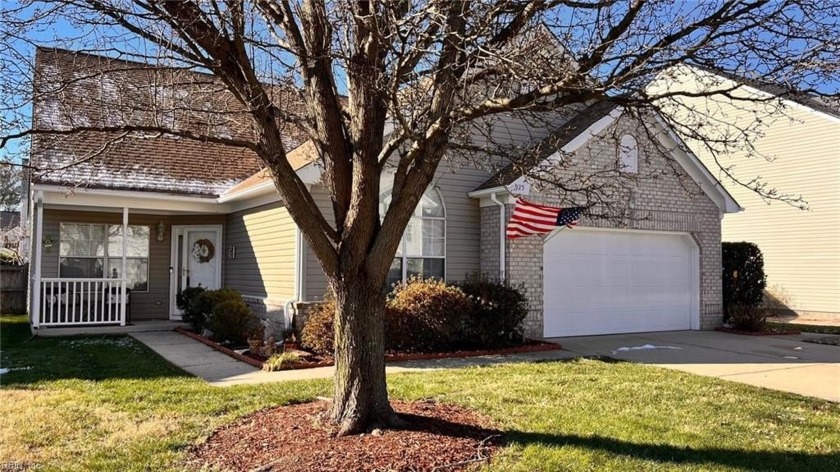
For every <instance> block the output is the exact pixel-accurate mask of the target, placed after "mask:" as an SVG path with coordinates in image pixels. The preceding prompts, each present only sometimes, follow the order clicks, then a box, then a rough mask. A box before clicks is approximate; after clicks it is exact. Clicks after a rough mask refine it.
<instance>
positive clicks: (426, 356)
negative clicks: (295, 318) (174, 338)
mask: <svg viewBox="0 0 840 472" xmlns="http://www.w3.org/2000/svg"><path fill="white" fill-rule="evenodd" d="M175 331H177V332H179V333H181V334H183V335H184V336H187V337H190V338H193V339H195V340H197V341H199V342H201V343H203V344H205V345H207V346H210V347H212V348H213V349H215V350H217V351H219V352H221V353H223V354H227V355H228V356H231V357H233V358H234V359H236V360H239V361H242V362H245V363H247V364H249V365H252V366H254V367H257V368H260V369H261V368H262V367H263V362H264V361H265V360H266V358H265V357H263V356H257V355H252V354H247V353H246V354H239V353H238V352H235V351H233V350H231V349H228V348H226V347H224V346H222V345H220V344H219V343H217V342H215V341H213V340H210V339H207V338H205V337H203V336H201V335H199V334H197V333H195V332H193V331H190V330H188V329H186V328H182V327H178V328H175ZM561 349H562V347H561V346H560V345H559V344H555V343H549V342H544V341H534V340H528V341H526V342H525V344H523V345H521V346H514V347H507V348H501V349H481V350H461V351H450V352H423V353H411V352H391V353H387V354H386V355H385V362H403V361H416V360H431V359H451V358H462V357H479V356H493V355H505V354H521V353H526V352H544V351H557V350H561ZM295 351H296V352H298V353H300V354H301V356H302V358H303V360H300V361H297V362H294V363H292V364H291V365H290V366H289V367H287V368H285V369H282V370H295V369H313V368H315V367H329V366H332V365H335V362H334V360H333V359H332V358H331V357H328V356H318V355H315V354H312V353H310V352H307V351H303V350H295Z"/></svg>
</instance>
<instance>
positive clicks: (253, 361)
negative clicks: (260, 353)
mask: <svg viewBox="0 0 840 472" xmlns="http://www.w3.org/2000/svg"><path fill="white" fill-rule="evenodd" d="M175 331H177V332H178V333H181V334H183V335H184V336H186V337H188V338H192V339H195V340H196V341H198V342H200V343H201V344H204V345H206V346H209V347H212V348H213V349H215V350H217V351H219V352H221V353H222V354H227V355H228V356H230V357H232V358H234V359H236V360H238V361H242V362H244V363H246V364H248V365H250V366H252V367H256V368H257V369H262V366H263V363H262V362H260V361H258V360H256V359H251V358H250V357H248V356H243V355H242V354H239V353H237V352H235V351H233V350H231V349H228V348H226V347H224V346H221V345H219V343H217V342H215V341H211V340H209V339H207V338H205V337H204V336H202V335H200V334H197V333H193V332H192V331H190V330H188V329H186V328H183V327H181V326H178V327H177V328H175Z"/></svg>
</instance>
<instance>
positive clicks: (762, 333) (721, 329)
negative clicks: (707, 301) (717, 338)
mask: <svg viewBox="0 0 840 472" xmlns="http://www.w3.org/2000/svg"><path fill="white" fill-rule="evenodd" d="M715 331H718V332H721V333H730V334H741V335H744V336H788V335H792V334H802V332H800V331H798V330H790V331H741V330H739V329H732V328H724V327H722V326H721V327H718V328H715Z"/></svg>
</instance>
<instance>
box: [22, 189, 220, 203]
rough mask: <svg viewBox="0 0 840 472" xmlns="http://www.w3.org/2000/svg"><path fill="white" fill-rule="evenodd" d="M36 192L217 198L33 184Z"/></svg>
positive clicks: (195, 199) (184, 199)
mask: <svg viewBox="0 0 840 472" xmlns="http://www.w3.org/2000/svg"><path fill="white" fill-rule="evenodd" d="M32 188H33V189H34V190H41V191H44V192H51V193H61V194H63V195H66V196H68V197H72V196H75V195H104V196H108V197H123V198H139V199H144V200H169V201H173V202H188V203H208V202H215V201H216V198H215V197H212V196H209V197H193V196H189V195H178V194H172V193H166V192H154V191H148V192H143V191H138V190H109V189H95V188H71V187H66V186H61V185H49V184H33V185H32Z"/></svg>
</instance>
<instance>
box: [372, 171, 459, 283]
mask: <svg viewBox="0 0 840 472" xmlns="http://www.w3.org/2000/svg"><path fill="white" fill-rule="evenodd" d="M385 179H386V177H383V188H386V190H384V191H383V192H382V193H381V196H380V199H379V214H380V215H385V212H386V211H387V209H388V205H390V204H391V188H390V185H386V184H388V182H387V181H386V180H385ZM445 265H446V212H445V210H444V207H443V198H442V197H441V195H440V192H438V191H437V189H434V188H430V189H428V190H426V193H424V194H423V197H422V198H421V199H420V204H419V205H417V208H416V209H415V210H414V215H413V216H412V217H411V220H409V222H408V225H407V226H406V228H405V233H403V237H402V240H401V241H400V246H399V248H398V249H397V254H396V257H395V258H394V262H393V263H391V269H390V270H389V271H388V286H389V287H391V286H392V285H393V284H395V283H399V282H402V281H404V280H406V279H408V278H410V277H412V276H420V277H424V278H430V277H434V278H439V279H443V278H444V276H445V274H446V267H445Z"/></svg>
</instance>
